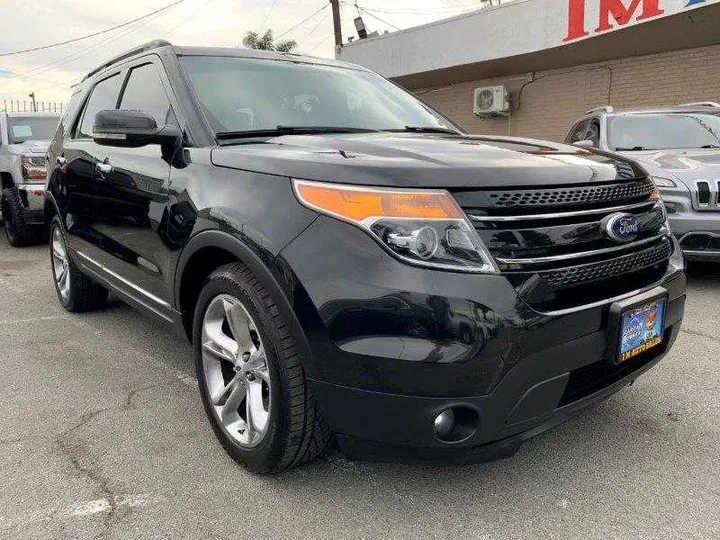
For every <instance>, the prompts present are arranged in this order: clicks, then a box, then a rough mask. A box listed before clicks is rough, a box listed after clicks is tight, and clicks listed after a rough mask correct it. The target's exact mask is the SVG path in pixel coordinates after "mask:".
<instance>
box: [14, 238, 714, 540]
mask: <svg viewBox="0 0 720 540" xmlns="http://www.w3.org/2000/svg"><path fill="white" fill-rule="evenodd" d="M48 260H49V259H48V255H47V250H46V249H45V248H44V247H33V248H25V249H12V248H10V247H9V246H8V244H7V242H6V241H5V238H4V236H3V237H2V239H0V370H1V372H2V382H1V383H0V385H1V386H0V388H2V391H1V392H0V412H1V416H0V474H1V477H0V478H1V480H2V481H1V482H0V538H8V539H35V538H38V539H41V538H42V539H53V540H56V539H65V538H68V539H70V538H72V539H75V538H82V539H85V538H110V539H131V538H132V539H150V538H163V539H164V538H173V539H181V538H183V539H184V538H189V539H205V538H207V539H235V538H238V539H240V538H242V539H254V538H278V539H295V538H313V539H324V538H338V539H342V538H367V539H375V538H408V539H414V540H416V539H424V538H456V539H483V540H512V539H563V540H564V539H583V540H586V539H603V540H605V539H651V540H655V539H683V540H687V539H703V540H716V539H718V538H720V422H719V420H720V392H719V391H718V389H719V386H720V385H719V384H718V381H719V379H720V267H712V266H706V267H698V268H694V269H693V270H692V272H691V274H690V290H689V297H688V304H687V315H686V319H685V323H684V326H683V331H682V333H681V335H680V337H679V339H678V342H677V344H676V346H675V348H674V349H673V351H672V352H671V354H670V355H669V356H668V357H667V358H666V359H665V360H663V362H662V363H661V364H660V365H658V366H657V367H656V368H655V369H653V370H651V371H650V372H649V373H648V374H646V375H645V376H643V377H641V378H640V379H639V380H638V381H637V382H636V384H635V385H634V386H632V387H629V388H626V389H625V390H623V391H622V392H620V393H619V394H617V395H616V396H614V397H613V398H611V399H610V400H609V401H607V402H605V403H604V404H602V405H601V406H599V407H597V408H595V409H592V410H590V411H587V412H585V413H583V414H582V415H580V416H579V417H577V418H576V419H573V420H572V421H570V422H569V423H567V424H565V425H563V426H561V427H559V428H557V429H555V430H554V431H551V432H549V433H547V434H544V435H542V436H540V437H538V438H536V439H534V440H532V441H530V442H528V443H527V444H525V445H524V446H523V447H522V449H521V450H520V452H519V453H518V454H517V455H516V456H514V457H512V458H510V459H507V460H504V461H499V462H494V463H489V464H480V465H473V466H465V467H455V466H452V467H451V466H443V465H417V464H397V463H395V464H382V463H368V462H355V461H348V460H347V459H345V458H344V457H343V456H342V455H340V454H339V453H338V452H337V451H331V452H329V453H328V454H327V455H326V456H324V457H322V458H320V459H318V460H317V461H315V462H313V463H311V464H309V465H306V466H304V467H302V468H300V469H296V470H293V471H290V472H288V473H286V474H283V475H280V476H276V477H258V476H254V475H252V474H250V473H248V472H247V471H246V470H244V469H243V468H242V467H240V466H238V465H236V464H235V463H234V462H233V461H232V460H231V459H230V458H228V457H227V456H226V454H225V453H224V452H223V450H222V448H221V447H220V445H219V444H218V443H217V442H216V441H215V438H214V436H213V433H212V431H211V429H210V426H209V424H208V423H207V421H206V419H205V414H204V412H203V410H202V406H201V404H200V400H199V397H198V391H197V387H196V382H195V377H194V373H193V365H192V357H191V351H190V348H189V346H188V345H187V344H186V343H184V342H183V341H182V340H180V339H178V338H176V337H175V336H174V335H173V334H171V333H170V332H169V331H168V330H166V329H165V328H163V327H161V326H158V325H156V324H155V323H153V322H152V321H150V320H148V319H147V318H145V317H143V316H141V315H139V314H138V313H137V312H135V311H133V310H132V309H131V308H129V307H127V306H125V305H124V304H122V303H121V302H120V301H118V300H116V299H113V298H111V301H110V305H109V306H108V308H107V309H105V310H103V311H100V312H96V313H90V314H84V315H70V314H67V313H66V312H64V311H63V310H62V309H61V308H60V306H59V304H58V302H57V298H56V296H55V292H54V289H53V285H52V281H51V277H50V270H49V267H48V265H49V263H48Z"/></svg>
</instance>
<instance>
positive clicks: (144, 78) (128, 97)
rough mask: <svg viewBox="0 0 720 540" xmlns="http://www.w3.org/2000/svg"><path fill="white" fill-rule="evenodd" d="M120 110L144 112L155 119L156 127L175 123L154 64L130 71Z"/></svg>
mask: <svg viewBox="0 0 720 540" xmlns="http://www.w3.org/2000/svg"><path fill="white" fill-rule="evenodd" d="M120 108H121V109H129V110H138V111H144V112H146V113H148V114H149V115H150V116H152V117H153V118H154V119H155V122H156V123H157V125H158V126H164V125H165V124H174V123H176V122H175V116H174V114H173V112H172V108H171V107H170V100H169V99H168V97H167V94H166V93H165V88H164V87H163V85H162V82H161V81H160V74H159V73H158V69H157V67H156V66H155V65H154V64H145V65H144V66H140V67H136V68H134V69H133V70H132V71H130V79H129V80H128V83H127V85H126V86H125V92H124V93H123V97H122V101H121V102H120Z"/></svg>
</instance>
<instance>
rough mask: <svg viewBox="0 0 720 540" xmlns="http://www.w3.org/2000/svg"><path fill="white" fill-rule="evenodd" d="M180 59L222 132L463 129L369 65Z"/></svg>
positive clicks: (235, 59) (212, 124) (219, 130)
mask: <svg viewBox="0 0 720 540" xmlns="http://www.w3.org/2000/svg"><path fill="white" fill-rule="evenodd" d="M181 62H182V65H183V67H184V69H185V71H186V72H187V74H188V77H189V78H190V81H191V84H192V85H193V87H194V88H195V92H196V94H197V96H198V98H199V99H200V102H201V103H202V105H203V109H204V112H205V115H206V116H207V118H208V121H209V122H210V124H211V126H212V128H213V130H215V132H216V133H220V132H238V131H240V132H243V131H260V130H274V129H276V128H277V127H278V126H293V127H314V126H324V127H328V128H353V129H362V130H366V129H367V130H395V129H397V130H404V129H405V128H406V127H408V126H412V127H432V128H444V129H452V130H456V129H457V128H456V127H455V126H454V125H453V124H452V123H451V122H450V121H449V120H446V119H444V118H443V117H442V116H440V115H439V114H438V113H437V112H435V111H432V110H431V109H430V108H429V107H427V106H426V105H424V104H423V103H422V102H420V101H419V100H417V99H415V98H414V97H413V96H411V95H410V94H408V93H407V92H405V91H403V90H401V89H400V88H398V87H397V86H395V85H394V84H392V83H390V82H388V81H386V80H385V79H383V78H382V77H380V76H379V75H376V74H374V73H370V72H366V71H361V70H356V69H345V68H337V67H331V66H321V65H315V64H305V63H296V62H290V61H277V60H255V59H247V58H223V57H208V56H185V57H182V58H181Z"/></svg>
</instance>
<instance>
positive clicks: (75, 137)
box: [53, 72, 122, 261]
mask: <svg viewBox="0 0 720 540" xmlns="http://www.w3.org/2000/svg"><path fill="white" fill-rule="evenodd" d="M121 86H122V76H121V73H120V72H116V73H113V74H111V75H109V76H108V77H106V78H104V79H102V80H100V81H99V82H97V83H96V84H95V86H94V87H93V88H91V89H90V91H89V92H88V97H87V98H86V100H85V103H84V108H83V111H82V113H81V114H80V116H79V118H78V120H77V121H76V123H75V125H74V126H73V127H72V128H71V129H70V130H69V133H68V136H66V137H65V138H64V141H63V147H62V149H61V150H60V152H59V156H57V157H60V158H62V162H63V163H65V167H64V168H65V172H64V173H62V179H61V180H59V181H60V182H61V184H62V186H61V189H59V190H53V192H54V195H55V199H56V201H57V203H58V206H59V209H60V213H61V215H62V217H63V219H64V221H65V223H66V225H67V228H68V232H69V233H70V234H69V239H68V241H69V242H70V245H71V246H72V248H73V249H74V250H75V251H77V252H78V253H79V255H80V256H81V257H82V258H89V259H91V260H93V261H100V260H101V259H102V249H101V243H102V236H101V235H100V234H99V233H98V231H97V229H96V227H97V221H98V216H99V203H98V192H97V189H96V186H95V170H96V169H95V167H96V163H97V161H98V157H97V156H98V151H99V146H98V145H97V144H95V142H94V141H93V140H92V129H93V123H94V122H95V114H96V113H97V112H98V111H100V110H104V109H114V108H115V107H116V106H117V101H118V98H119V96H120V89H121Z"/></svg>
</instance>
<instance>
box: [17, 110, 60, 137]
mask: <svg viewBox="0 0 720 540" xmlns="http://www.w3.org/2000/svg"><path fill="white" fill-rule="evenodd" d="M59 121H60V119H59V118H55V117H44V118H43V117H39V116H27V117H22V116H15V117H10V118H8V141H10V144H19V143H23V142H25V141H29V140H33V141H49V140H50V139H52V137H53V135H54V134H55V128H56V127H57V125H58V122H59Z"/></svg>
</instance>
